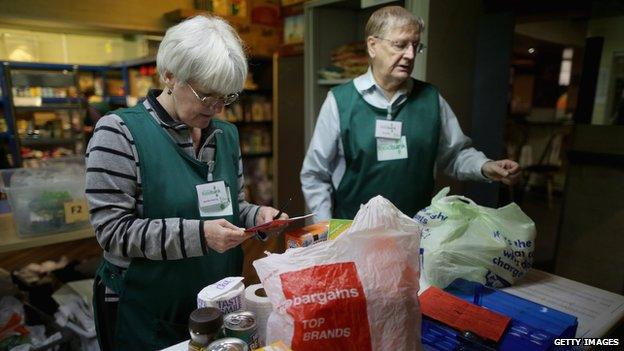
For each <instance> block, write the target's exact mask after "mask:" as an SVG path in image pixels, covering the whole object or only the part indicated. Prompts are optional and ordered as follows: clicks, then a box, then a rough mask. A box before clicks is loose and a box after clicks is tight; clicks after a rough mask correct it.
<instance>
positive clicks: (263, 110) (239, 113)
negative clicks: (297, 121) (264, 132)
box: [217, 95, 272, 123]
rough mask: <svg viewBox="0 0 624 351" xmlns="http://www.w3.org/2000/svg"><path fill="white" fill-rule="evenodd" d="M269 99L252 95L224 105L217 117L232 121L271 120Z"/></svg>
mask: <svg viewBox="0 0 624 351" xmlns="http://www.w3.org/2000/svg"><path fill="white" fill-rule="evenodd" d="M271 109H272V105H271V101H270V99H269V98H268V97H266V96H261V95H252V96H249V97H243V98H242V99H241V101H239V102H237V103H235V104H232V105H230V106H226V107H225V108H224V109H223V110H222V111H221V112H220V113H219V114H217V117H219V118H221V119H223V120H225V121H228V122H232V123H238V122H269V121H271V120H272V112H271Z"/></svg>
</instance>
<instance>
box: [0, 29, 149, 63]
mask: <svg viewBox="0 0 624 351" xmlns="http://www.w3.org/2000/svg"><path fill="white" fill-rule="evenodd" d="M0 33H1V34H0V59H2V60H10V61H29V62H48V63H72V64H94V65H99V64H109V63H111V62H119V61H123V60H130V59H133V58H138V57H143V56H146V55H147V42H146V40H145V39H144V37H143V36H140V35H137V36H122V35H121V34H97V35H96V34H67V33H54V32H43V31H36V30H21V29H12V28H0Z"/></svg>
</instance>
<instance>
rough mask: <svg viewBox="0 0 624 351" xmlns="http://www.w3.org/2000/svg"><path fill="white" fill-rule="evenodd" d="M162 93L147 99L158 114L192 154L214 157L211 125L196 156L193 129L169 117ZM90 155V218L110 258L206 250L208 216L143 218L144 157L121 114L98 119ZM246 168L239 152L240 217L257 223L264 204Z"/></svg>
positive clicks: (121, 262)
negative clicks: (256, 199)
mask: <svg viewBox="0 0 624 351" xmlns="http://www.w3.org/2000/svg"><path fill="white" fill-rule="evenodd" d="M159 93H160V92H159V91H157V90H152V91H150V92H149V93H148V96H147V99H146V100H145V101H144V102H143V104H144V106H145V107H146V108H147V110H148V111H149V112H150V114H151V116H152V118H154V119H155V120H156V122H158V123H159V124H160V126H161V127H162V128H164V129H165V131H166V132H167V133H168V134H169V135H170V136H171V138H172V139H173V140H174V142H176V143H177V144H178V146H179V147H180V148H182V149H183V150H184V151H185V152H186V153H187V154H189V155H190V156H192V157H194V158H196V159H197V160H199V161H202V162H209V161H213V160H214V158H215V142H214V138H213V137H214V134H213V133H211V127H208V128H206V129H205V130H203V131H202V137H201V145H202V146H201V148H200V149H199V151H198V152H197V154H195V152H194V148H193V143H192V139H191V132H192V129H191V128H190V127H188V126H187V125H185V124H183V123H179V122H176V121H175V120H174V119H173V118H172V117H171V116H169V114H168V113H167V112H166V111H165V109H164V108H163V107H162V106H161V105H160V103H159V102H158V101H157V100H156V96H158V94H159ZM211 125H212V124H211ZM239 155H240V150H239ZM86 157H87V161H86V164H87V176H86V197H87V201H88V204H89V213H90V219H91V224H92V225H93V227H94V228H95V235H96V237H97V240H98V242H99V243H100V245H101V246H102V248H103V249H104V258H105V259H107V260H108V261H109V262H111V263H113V264H115V265H117V266H120V267H124V268H125V267H128V265H129V264H130V260H131V259H132V258H133V257H145V258H148V259H152V260H175V259H181V258H185V257H194V256H201V255H203V254H205V252H206V250H207V247H206V245H205V241H204V237H203V221H202V220H192V219H185V218H160V219H148V218H143V195H142V192H141V174H140V168H139V164H140V162H141V160H140V159H139V155H138V153H137V149H136V147H135V145H134V140H133V138H132V134H131V133H130V131H129V129H128V127H127V126H126V125H125V124H124V122H123V121H122V119H121V118H120V117H119V116H117V115H115V114H109V115H106V116H104V117H102V118H101V119H100V120H99V121H98V123H97V125H96V128H95V130H94V134H93V137H92V138H91V141H90V142H89V145H88V147H87V153H86ZM242 169H243V165H242V159H241V158H240V156H239V171H240V174H239V175H238V186H239V190H240V192H239V198H238V204H239V209H240V221H241V223H243V224H244V225H245V226H246V227H251V226H254V225H255V219H256V215H257V213H258V209H259V206H257V205H252V204H250V203H248V202H247V201H245V191H244V178H243V172H242Z"/></svg>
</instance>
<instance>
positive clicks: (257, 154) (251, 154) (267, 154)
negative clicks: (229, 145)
mask: <svg viewBox="0 0 624 351" xmlns="http://www.w3.org/2000/svg"><path fill="white" fill-rule="evenodd" d="M242 156H243V158H259V157H273V152H243V154H242Z"/></svg>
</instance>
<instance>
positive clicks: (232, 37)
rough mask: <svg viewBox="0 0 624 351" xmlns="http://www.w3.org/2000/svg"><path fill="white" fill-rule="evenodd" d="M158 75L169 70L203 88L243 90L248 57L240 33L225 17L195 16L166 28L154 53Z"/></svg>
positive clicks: (175, 75)
mask: <svg viewBox="0 0 624 351" xmlns="http://www.w3.org/2000/svg"><path fill="white" fill-rule="evenodd" d="M156 66H157V67H158V74H159V75H160V79H161V80H164V77H165V73H166V72H170V73H171V74H173V76H174V77H175V78H176V79H177V80H178V81H181V82H185V83H193V84H194V86H196V88H197V89H199V90H201V91H203V92H216V93H219V94H224V95H225V94H231V93H237V92H239V91H241V90H243V85H244V83H245V79H246V78H247V57H246V56H245V51H244V50H243V44H242V42H241V39H240V37H239V36H238V34H237V33H236V31H235V30H234V28H232V26H230V25H229V24H228V23H227V22H226V21H225V20H223V19H221V18H219V17H216V16H204V15H200V16H195V17H193V18H190V19H187V20H185V21H184V22H181V23H179V24H177V25H175V26H173V27H171V28H169V29H168V30H167V33H165V37H164V38H163V40H162V42H161V43H160V46H159V47H158V55H157V57H156Z"/></svg>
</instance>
